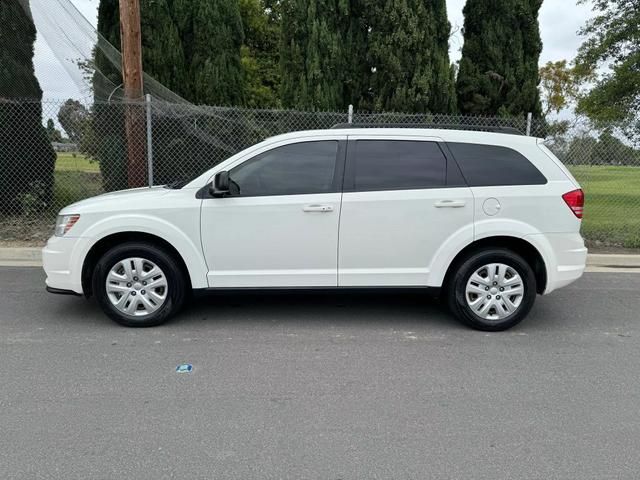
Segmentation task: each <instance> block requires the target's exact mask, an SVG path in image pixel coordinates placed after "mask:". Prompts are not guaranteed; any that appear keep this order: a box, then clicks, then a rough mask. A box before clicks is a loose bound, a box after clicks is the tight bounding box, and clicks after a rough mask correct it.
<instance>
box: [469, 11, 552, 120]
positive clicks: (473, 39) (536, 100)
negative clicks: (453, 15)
mask: <svg viewBox="0 0 640 480" xmlns="http://www.w3.org/2000/svg"><path fill="white" fill-rule="evenodd" d="M541 5H542V0H467V3H466V5H465V7H464V10H463V13H464V45H463V47H462V58H461V59H460V70H459V73H458V79H457V84H456V91H457V96H458V108H459V110H460V112H461V113H464V114H483V115H500V116H510V115H522V114H525V113H527V112H532V113H533V115H534V116H536V117H538V116H540V114H541V105H540V97H539V92H538V81H539V76H538V59H539V57H540V52H541V51H542V41H541V40H540V31H539V27H538V11H539V10H540V6H541Z"/></svg>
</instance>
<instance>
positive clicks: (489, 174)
mask: <svg viewBox="0 0 640 480" xmlns="http://www.w3.org/2000/svg"><path fill="white" fill-rule="evenodd" d="M447 145H448V146H449V149H450V150H451V153H453V156H454V157H455V159H456V161H457V162H458V165H459V166H460V169H461V170H462V174H463V175H464V178H465V179H466V180H467V183H468V184H469V186H470V187H489V186H499V185H543V184H545V183H547V179H546V178H545V177H544V175H542V173H540V170H538V169H537V168H536V167H534V166H533V164H532V163H531V162H530V161H529V160H527V159H526V158H525V157H524V156H523V155H522V154H521V153H519V152H517V151H515V150H513V149H511V148H507V147H499V146H496V145H480V144H475V143H447Z"/></svg>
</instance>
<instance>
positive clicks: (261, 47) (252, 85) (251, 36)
mask: <svg viewBox="0 0 640 480" xmlns="http://www.w3.org/2000/svg"><path fill="white" fill-rule="evenodd" d="M240 14H241V16H242V25H243V27H244V45H243V46H242V50H241V58H242V69H243V73H244V104H245V105H246V106H248V107H258V108H264V107H276V106H278V105H279V104H280V64H279V61H280V53H279V49H278V47H279V46H280V44H279V42H280V1H279V0H240Z"/></svg>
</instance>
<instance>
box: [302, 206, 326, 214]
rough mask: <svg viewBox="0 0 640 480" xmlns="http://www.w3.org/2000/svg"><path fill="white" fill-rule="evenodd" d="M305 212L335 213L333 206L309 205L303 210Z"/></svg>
mask: <svg viewBox="0 0 640 480" xmlns="http://www.w3.org/2000/svg"><path fill="white" fill-rule="evenodd" d="M302 211H303V212H321V213H327V212H333V207H332V206H331V205H307V206H305V207H303V208H302Z"/></svg>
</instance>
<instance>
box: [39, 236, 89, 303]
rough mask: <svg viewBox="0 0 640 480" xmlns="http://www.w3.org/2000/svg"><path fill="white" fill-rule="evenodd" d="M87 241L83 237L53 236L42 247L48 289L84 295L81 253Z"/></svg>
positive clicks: (55, 291) (43, 266)
mask: <svg viewBox="0 0 640 480" xmlns="http://www.w3.org/2000/svg"><path fill="white" fill-rule="evenodd" d="M85 242H86V240H85V239H83V238H81V237H76V238H68V237H55V236H54V237H51V238H50V239H49V240H48V241H47V244H46V245H45V247H44V248H43V249H42V268H44V271H45V273H46V274H47V279H46V280H45V283H46V285H47V290H48V291H52V290H53V291H54V293H60V291H65V292H71V293H73V294H77V295H82V293H83V292H82V278H81V277H82V261H83V258H84V256H83V255H81V254H80V252H81V251H82V247H83V245H84V243H85Z"/></svg>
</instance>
